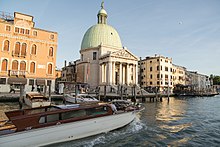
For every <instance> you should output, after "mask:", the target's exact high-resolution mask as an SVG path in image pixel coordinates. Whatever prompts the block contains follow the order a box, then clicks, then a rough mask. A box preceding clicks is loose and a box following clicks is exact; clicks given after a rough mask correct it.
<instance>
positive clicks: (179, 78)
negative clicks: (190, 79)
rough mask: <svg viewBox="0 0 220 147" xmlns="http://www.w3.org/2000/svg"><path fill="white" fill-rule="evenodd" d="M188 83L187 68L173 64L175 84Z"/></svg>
mask: <svg viewBox="0 0 220 147" xmlns="http://www.w3.org/2000/svg"><path fill="white" fill-rule="evenodd" d="M178 84H179V85H186V68H185V67H183V66H179V65H175V64H173V85H174V87H175V86H176V85H178Z"/></svg>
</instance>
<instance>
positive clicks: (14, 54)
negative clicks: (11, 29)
mask: <svg viewBox="0 0 220 147" xmlns="http://www.w3.org/2000/svg"><path fill="white" fill-rule="evenodd" d="M12 56H16V57H23V58H25V57H26V56H27V53H22V54H21V53H16V52H15V51H12Z"/></svg>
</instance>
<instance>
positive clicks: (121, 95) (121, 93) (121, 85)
mask: <svg viewBox="0 0 220 147" xmlns="http://www.w3.org/2000/svg"><path fill="white" fill-rule="evenodd" d="M120 94H121V100H123V86H122V85H121V92H120Z"/></svg>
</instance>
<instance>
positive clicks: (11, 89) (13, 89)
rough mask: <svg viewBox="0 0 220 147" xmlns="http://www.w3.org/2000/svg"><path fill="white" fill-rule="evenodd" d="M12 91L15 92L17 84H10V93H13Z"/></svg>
mask: <svg viewBox="0 0 220 147" xmlns="http://www.w3.org/2000/svg"><path fill="white" fill-rule="evenodd" d="M11 92H13V93H15V86H14V84H12V85H10V91H9V93H11Z"/></svg>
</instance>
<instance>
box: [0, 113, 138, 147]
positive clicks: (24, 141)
mask: <svg viewBox="0 0 220 147" xmlns="http://www.w3.org/2000/svg"><path fill="white" fill-rule="evenodd" d="M134 118H135V112H134V111H131V112H125V113H120V114H114V115H109V116H103V117H98V118H93V119H87V120H82V121H76V122H71V123H66V124H57V125H56V126H51V127H46V128H40V129H32V130H27V131H22V132H18V133H13V134H8V135H4V136H0V146H13V147H16V146H28V147H29V146H41V145H47V144H53V143H58V142H64V141H69V140H75V139H80V138H84V137H88V136H92V135H96V134H100V133H104V132H109V131H111V130H115V129H118V128H121V127H123V126H125V125H127V124H129V123H130V122H131V121H133V120H134Z"/></svg>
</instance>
